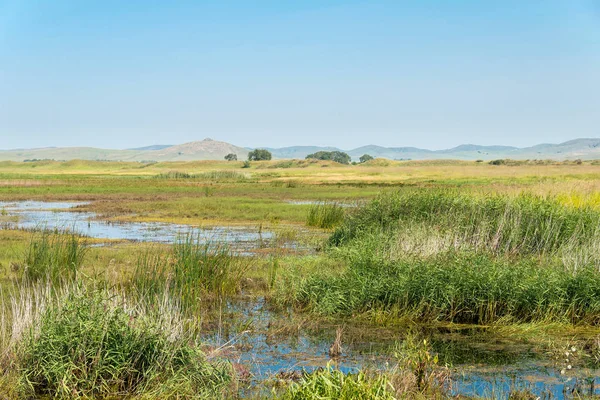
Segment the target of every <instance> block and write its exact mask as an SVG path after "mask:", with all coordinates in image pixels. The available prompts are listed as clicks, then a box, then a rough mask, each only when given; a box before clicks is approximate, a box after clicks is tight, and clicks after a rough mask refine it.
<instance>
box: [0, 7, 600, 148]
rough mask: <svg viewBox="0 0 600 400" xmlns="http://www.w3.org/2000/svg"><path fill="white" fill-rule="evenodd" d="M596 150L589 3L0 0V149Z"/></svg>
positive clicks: (597, 88) (598, 38) (598, 93)
mask: <svg viewBox="0 0 600 400" xmlns="http://www.w3.org/2000/svg"><path fill="white" fill-rule="evenodd" d="M205 137H211V138H213V139H219V140H224V141H229V142H232V143H234V144H237V145H242V146H252V147H258V146H273V147H275V146H277V147H278V146H287V145H309V144H310V145H336V146H339V147H342V148H352V147H357V146H360V145H365V144H371V143H373V144H379V145H384V146H419V147H426V148H432V149H439V148H447V147H452V146H455V145H458V144H461V143H477V144H507V145H517V146H526V145H532V144H536V143H539V142H560V141H565V140H569V139H572V138H577V137H600V0H489V1H487V0H486V1H479V0H478V1H475V0H473V1H460V0H454V1H452V0H438V1H433V0H414V1H402V0H390V1H381V0H370V1H351V0H348V1H341V0H333V1H328V0H303V1H282V0H273V1H260V0H254V1H245V0H244V1H242V0H239V1H227V0H224V1H210V2H209V1H176V0H174V1H164V0H160V1H153V0H127V1H125V0H103V1H92V0H90V1H78V0H77V1H75V0H72V1H64V0H52V1H46V0H37V1H34V0H0V138H1V140H0V148H3V149H8V148H19V147H43V146H79V145H83V146H98V147H106V148H126V147H131V146H142V145H150V144H179V143H183V142H187V141H193V140H200V139H203V138H205Z"/></svg>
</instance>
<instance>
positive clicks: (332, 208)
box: [306, 202, 345, 229]
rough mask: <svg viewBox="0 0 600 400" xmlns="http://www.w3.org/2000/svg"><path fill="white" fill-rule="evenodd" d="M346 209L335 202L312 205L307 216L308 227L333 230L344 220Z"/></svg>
mask: <svg viewBox="0 0 600 400" xmlns="http://www.w3.org/2000/svg"><path fill="white" fill-rule="evenodd" d="M344 215H345V212H344V208H343V207H342V206H341V205H339V204H337V203H335V202H322V203H317V204H312V205H311V206H310V209H309V210H308V215H307V216H306V225H308V226H314V227H317V228H322V229H332V228H335V227H336V226H337V225H339V224H340V223H341V222H342V221H343V220H344Z"/></svg>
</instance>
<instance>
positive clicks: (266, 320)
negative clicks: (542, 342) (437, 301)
mask: <svg viewBox="0 0 600 400" xmlns="http://www.w3.org/2000/svg"><path fill="white" fill-rule="evenodd" d="M226 310H227V312H228V313H229V314H224V316H223V318H224V320H223V324H222V325H223V326H222V327H221V328H220V329H215V330H214V331H213V332H212V333H210V334H207V335H206V336H205V338H204V339H205V340H206V341H207V342H208V343H210V344H212V345H213V346H216V347H219V346H223V345H226V347H227V348H228V350H226V351H225V352H224V354H225V356H226V357H227V358H228V359H230V360H231V361H232V362H234V363H239V364H241V365H243V366H244V367H245V368H248V370H249V372H250V374H251V376H252V382H253V383H255V384H256V385H255V389H256V390H260V389H259V388H260V386H259V385H258V384H259V383H260V382H262V381H264V380H265V379H269V378H274V377H275V378H276V377H277V375H278V374H279V373H282V372H284V373H289V372H294V371H298V372H301V371H304V370H306V371H312V370H315V369H318V368H325V367H326V366H327V365H328V363H329V362H332V363H333V365H335V367H336V368H339V369H340V370H342V371H344V372H356V371H357V370H359V369H361V368H371V369H379V370H383V369H385V368H388V367H390V366H393V365H394V364H395V359H394V358H393V356H392V355H393V352H394V347H395V344H396V343H397V342H400V341H401V340H402V339H403V338H404V337H405V336H406V334H407V333H408V332H409V330H413V331H414V330H415V329H417V330H419V331H421V332H422V333H423V335H424V336H425V337H429V338H430V340H431V344H432V347H433V350H434V351H435V352H436V353H437V354H438V355H439V358H440V364H442V365H444V364H448V365H450V366H451V370H452V372H453V374H452V375H453V388H452V391H453V393H454V394H457V395H458V394H461V395H466V396H488V397H494V398H506V393H508V392H509V391H510V390H511V389H515V388H517V389H525V388H526V389H529V390H531V391H532V392H534V393H536V394H537V395H538V396H544V395H546V396H551V397H547V398H552V399H564V398H566V399H569V398H572V397H570V396H569V393H570V392H571V391H572V390H573V389H574V388H575V387H577V388H578V389H579V390H587V393H589V390H590V381H589V378H590V377H592V379H593V382H594V389H593V390H594V393H596V394H600V378H599V377H598V375H599V373H600V371H599V370H583V369H582V370H578V371H575V370H573V371H570V372H569V373H568V374H567V375H565V376H563V375H561V374H560V368H559V367H557V366H555V365H554V364H553V363H552V362H551V361H550V360H549V359H548V358H547V357H545V355H544V354H540V353H538V352H536V351H535V349H534V348H533V345H530V344H526V343H520V342H504V341H499V340H497V339H498V338H494V337H491V336H489V335H486V334H485V332H484V331H482V330H480V329H456V330H449V329H436V328H425V327H422V328H418V327H414V326H413V327H399V328H396V329H395V330H391V331H390V329H385V331H386V333H385V334H379V329H377V332H376V331H373V330H372V331H370V332H368V331H367V332H365V329H367V330H368V329H369V328H368V327H364V326H363V327H358V329H354V328H356V327H352V326H347V325H346V326H345V328H344V332H345V333H344V334H343V338H342V348H343V353H342V356H341V357H338V358H336V359H335V360H333V361H332V360H331V358H330V357H329V354H328V349H329V346H330V345H331V344H332V342H333V340H334V338H335V333H336V328H337V325H335V324H333V323H332V324H327V325H323V326H320V327H312V328H308V329H304V328H302V327H300V328H294V327H293V324H292V326H291V327H290V326H289V322H290V321H291V320H293V317H292V316H291V315H287V314H279V313H276V312H273V311H270V310H269V307H268V305H267V304H266V303H265V301H264V300H263V299H259V300H258V301H249V302H244V303H233V304H229V305H228V306H227V307H226ZM227 318H229V319H230V320H229V321H227ZM228 324H230V325H229V326H231V327H234V326H239V325H240V324H242V325H244V328H242V329H241V332H240V330H239V329H235V328H224V327H226V326H228ZM286 324H288V326H287V329H285V328H283V327H285V326H286ZM246 325H247V327H246ZM361 330H362V333H357V332H360V331H361ZM596 388H598V389H596ZM252 394H253V395H255V394H256V393H252ZM542 398H544V397H542Z"/></svg>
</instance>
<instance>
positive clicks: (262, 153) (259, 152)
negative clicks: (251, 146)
mask: <svg viewBox="0 0 600 400" xmlns="http://www.w3.org/2000/svg"><path fill="white" fill-rule="evenodd" d="M272 157H273V156H272V155H271V152H270V151H269V150H265V149H256V150H252V151H251V152H250V153H248V161H268V160H270V159H271V158H272ZM225 159H226V160H227V161H237V159H238V157H237V154H234V153H229V154H227V155H226V156H225Z"/></svg>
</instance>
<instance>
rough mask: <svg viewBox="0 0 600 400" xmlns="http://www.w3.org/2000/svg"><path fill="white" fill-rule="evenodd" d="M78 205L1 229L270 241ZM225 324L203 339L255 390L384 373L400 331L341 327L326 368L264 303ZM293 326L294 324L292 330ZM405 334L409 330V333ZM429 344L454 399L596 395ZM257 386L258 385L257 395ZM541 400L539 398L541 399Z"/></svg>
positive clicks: (493, 345) (439, 338)
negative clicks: (281, 380) (283, 377)
mask: <svg viewBox="0 0 600 400" xmlns="http://www.w3.org/2000/svg"><path fill="white" fill-rule="evenodd" d="M85 204H87V203H81V202H36V201H21V202H0V211H2V213H3V214H4V215H8V216H10V217H12V218H13V219H12V220H11V221H10V222H7V223H6V225H5V228H11V229H12V228H21V229H37V228H46V229H72V230H74V231H77V232H79V233H82V234H84V235H86V236H88V237H92V238H98V239H120V240H130V241H145V242H160V243H173V242H174V241H176V240H177V238H178V237H180V236H181V235H182V234H185V233H193V234H196V235H199V236H201V237H204V238H206V240H210V241H213V242H221V243H227V244H230V245H232V246H234V247H235V248H237V249H241V250H242V251H247V250H252V249H257V248H259V247H261V246H263V245H264V241H269V240H271V239H273V237H274V234H273V233H272V232H268V231H266V232H265V231H262V232H261V231H258V230H257V229H252V228H239V227H235V228H233V227H216V228H199V227H190V226H188V225H178V224H166V223H151V222H125V223H112V222H109V221H103V220H101V219H98V216H97V215H96V214H94V213H92V212H84V211H78V210H77V207H78V206H82V205H85ZM222 314H223V321H222V323H220V324H219V325H218V326H217V327H215V328H214V329H211V330H209V331H208V332H207V333H206V335H205V337H204V339H205V340H206V342H207V343H209V344H211V345H213V346H215V347H223V348H224V349H225V350H224V352H223V354H224V355H225V356H226V357H227V358H228V359H230V360H231V361H232V362H235V363H239V364H240V365H243V366H244V368H247V369H248V372H249V374H250V376H251V377H252V378H251V380H252V381H253V382H255V383H259V382H261V381H263V380H265V379H270V378H272V377H274V376H277V375H278V374H281V373H293V372H295V371H304V370H307V371H311V370H314V369H317V368H323V367H326V366H327V365H328V363H330V362H331V363H333V365H335V366H336V367H337V368H339V369H341V370H342V371H345V372H352V371H356V370H358V369H361V368H373V369H385V368H387V367H388V366H391V365H393V364H394V358H393V356H392V355H393V349H394V345H395V343H397V342H399V341H401V340H402V338H403V337H404V336H405V335H406V334H407V332H408V329H409V328H408V327H406V328H400V327H399V328H394V329H392V328H385V329H382V330H381V331H385V334H382V333H381V331H380V329H377V330H375V329H373V328H370V327H368V326H366V327H353V326H348V325H347V324H348V322H346V326H345V328H344V331H345V333H344V335H343V339H342V344H343V353H342V355H341V357H338V358H336V359H335V360H330V357H329V355H328V349H329V346H330V345H331V343H332V342H333V340H334V337H335V332H336V328H338V327H339V326H340V325H339V324H335V323H330V324H327V325H323V326H319V327H314V326H311V327H304V326H303V324H302V323H298V324H297V326H295V327H294V326H290V321H293V320H294V318H293V315H290V314H289V313H281V312H275V311H272V310H270V308H269V306H268V303H266V302H265V300H264V299H262V298H259V299H254V298H251V299H247V300H241V301H235V302H230V303H228V304H225V305H223V310H222ZM292 325H293V324H292ZM410 329H415V327H411V328H410ZM418 330H421V331H426V332H425V333H426V335H427V336H428V337H431V338H432V345H433V348H434V350H435V351H436V352H437V353H438V354H439V356H440V360H441V361H440V362H441V363H447V364H448V365H451V368H452V370H453V372H454V373H453V376H454V383H453V388H452V390H453V392H454V393H456V394H463V395H467V396H493V397H496V398H505V396H506V393H507V392H508V391H509V390H510V389H514V388H527V389H530V390H532V391H533V392H534V393H536V394H537V395H538V396H541V398H553V399H563V398H571V397H572V393H574V391H575V390H579V391H584V392H585V391H587V393H594V394H598V395H600V389H597V388H599V387H600V377H599V375H600V371H598V370H589V369H578V370H572V371H568V373H567V374H565V375H563V374H561V372H560V371H561V367H562V366H561V365H558V364H556V363H555V362H553V361H552V360H551V359H550V358H549V357H548V356H547V355H545V354H542V353H540V351H539V350H536V349H535V348H534V347H533V345H528V344H527V343H526V342H508V341H505V340H502V339H501V338H498V337H497V336H494V335H491V334H488V333H487V332H486V331H485V330H483V329H481V328H479V329H475V328H472V329H433V328H425V327H419V328H418ZM258 386H259V385H256V387H258ZM544 396H545V397H544Z"/></svg>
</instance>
